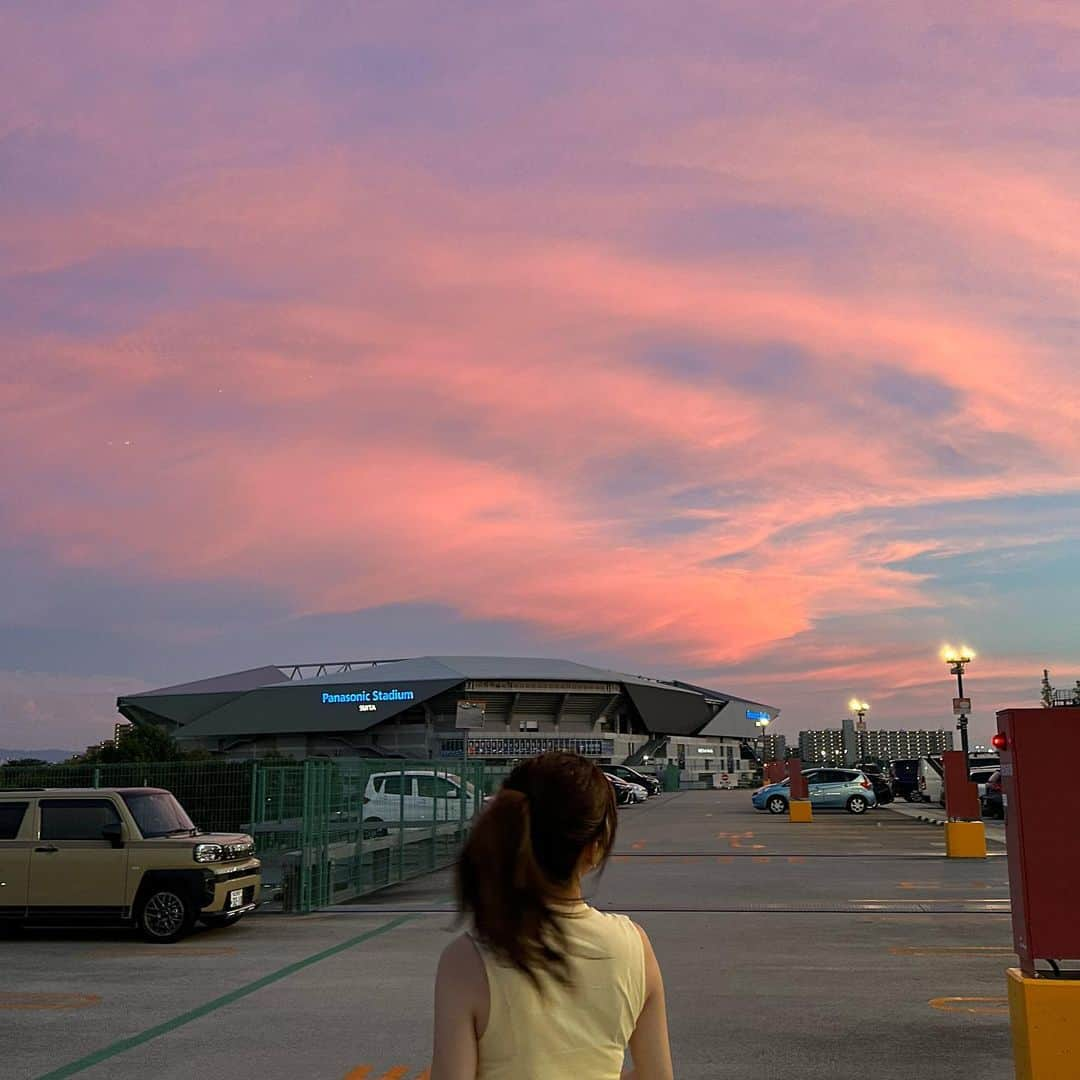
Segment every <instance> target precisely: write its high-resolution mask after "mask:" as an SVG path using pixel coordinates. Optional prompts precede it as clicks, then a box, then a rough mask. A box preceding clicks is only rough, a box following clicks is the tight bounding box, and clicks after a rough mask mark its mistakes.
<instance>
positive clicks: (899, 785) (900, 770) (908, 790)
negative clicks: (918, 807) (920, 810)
mask: <svg viewBox="0 0 1080 1080" xmlns="http://www.w3.org/2000/svg"><path fill="white" fill-rule="evenodd" d="M889 774H890V777H891V780H892V793H893V796H894V797H895V798H897V799H907V801H908V802H921V801H922V796H921V795H920V794H919V759H918V758H903V759H901V760H900V761H894V762H893V763H892V764H891V765H890V766H889Z"/></svg>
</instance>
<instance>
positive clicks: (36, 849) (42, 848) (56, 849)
mask: <svg viewBox="0 0 1080 1080" xmlns="http://www.w3.org/2000/svg"><path fill="white" fill-rule="evenodd" d="M34 850H35V851H43V852H49V853H52V852H55V851H59V850H60V849H59V848H58V847H36V848H34Z"/></svg>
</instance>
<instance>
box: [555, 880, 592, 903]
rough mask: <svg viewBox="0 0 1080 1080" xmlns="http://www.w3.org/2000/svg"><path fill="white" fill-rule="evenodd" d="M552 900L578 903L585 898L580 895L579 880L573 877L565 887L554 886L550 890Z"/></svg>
mask: <svg viewBox="0 0 1080 1080" xmlns="http://www.w3.org/2000/svg"><path fill="white" fill-rule="evenodd" d="M551 896H552V899H553V900H563V901H574V902H580V901H583V900H584V899H585V898H584V897H583V896H582V895H581V878H580V877H579V876H578V875H576V874H575V875H574V877H572V878H571V879H570V880H569V881H568V882H567V883H566V884H565V885H556V886H555V888H554V889H552V890H551Z"/></svg>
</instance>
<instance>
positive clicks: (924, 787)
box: [917, 756, 945, 806]
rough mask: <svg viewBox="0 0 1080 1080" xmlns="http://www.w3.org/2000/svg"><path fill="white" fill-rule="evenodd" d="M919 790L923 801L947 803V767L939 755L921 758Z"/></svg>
mask: <svg viewBox="0 0 1080 1080" xmlns="http://www.w3.org/2000/svg"><path fill="white" fill-rule="evenodd" d="M917 785H918V786H917V790H918V792H919V798H920V800H921V801H922V802H930V803H940V804H941V805H942V806H944V805H945V769H944V767H943V766H942V764H941V758H939V757H932V756H930V757H921V758H919V775H918V779H917Z"/></svg>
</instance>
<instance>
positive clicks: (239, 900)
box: [229, 889, 244, 908]
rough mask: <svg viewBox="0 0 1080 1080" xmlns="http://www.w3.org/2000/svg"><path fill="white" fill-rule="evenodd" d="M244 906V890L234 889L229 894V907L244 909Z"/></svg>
mask: <svg viewBox="0 0 1080 1080" xmlns="http://www.w3.org/2000/svg"><path fill="white" fill-rule="evenodd" d="M243 904H244V890H243V889H233V890H232V891H231V892H230V893H229V907H231V908H234V907H242V906H243Z"/></svg>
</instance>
